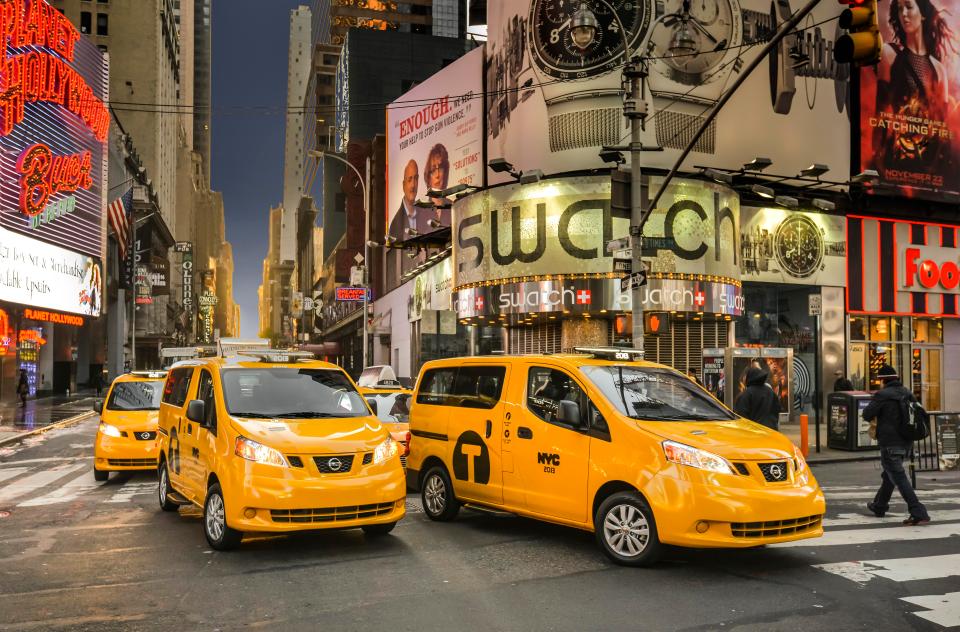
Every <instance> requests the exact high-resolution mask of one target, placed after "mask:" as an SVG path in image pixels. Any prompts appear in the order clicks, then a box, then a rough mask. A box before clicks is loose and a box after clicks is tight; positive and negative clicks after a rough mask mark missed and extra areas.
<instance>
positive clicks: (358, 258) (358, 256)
mask: <svg viewBox="0 0 960 632" xmlns="http://www.w3.org/2000/svg"><path fill="white" fill-rule="evenodd" d="M353 260H354V261H356V262H357V265H360V264H361V263H363V255H362V254H360V253H359V252H358V253H357V254H355V255H354V256H353Z"/></svg>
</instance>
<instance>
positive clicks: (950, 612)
mask: <svg viewBox="0 0 960 632" xmlns="http://www.w3.org/2000/svg"><path fill="white" fill-rule="evenodd" d="M900 599H901V600H903V601H906V602H907V603H912V604H914V605H917V606H920V607H921V608H928V610H925V611H921V612H914V613H913V614H915V615H917V616H918V617H920V618H921V619H926V620H927V621H931V622H933V623H936V624H938V625H942V626H943V627H945V628H951V627H954V626H960V592H953V593H947V594H945V595H919V596H917V597H901V598H900Z"/></svg>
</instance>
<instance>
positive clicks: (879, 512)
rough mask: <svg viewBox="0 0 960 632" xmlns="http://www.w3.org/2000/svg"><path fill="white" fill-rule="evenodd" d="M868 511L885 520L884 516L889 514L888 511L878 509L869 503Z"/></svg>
mask: <svg viewBox="0 0 960 632" xmlns="http://www.w3.org/2000/svg"><path fill="white" fill-rule="evenodd" d="M867 509H869V510H870V513H872V514H873V515H874V516H876V517H877V518H883V516H884V515H885V514H886V513H887V512H886V511H883V510H881V509H878V508H877V506H876V505H875V504H874V503H867Z"/></svg>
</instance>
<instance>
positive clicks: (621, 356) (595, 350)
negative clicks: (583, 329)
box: [573, 347, 643, 361]
mask: <svg viewBox="0 0 960 632" xmlns="http://www.w3.org/2000/svg"><path fill="white" fill-rule="evenodd" d="M573 350H574V351H576V352H577V353H586V354H588V355H592V356H593V357H594V358H597V359H598V360H628V361H635V360H643V349H627V348H624V347H574V348H573Z"/></svg>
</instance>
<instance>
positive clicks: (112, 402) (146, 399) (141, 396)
mask: <svg viewBox="0 0 960 632" xmlns="http://www.w3.org/2000/svg"><path fill="white" fill-rule="evenodd" d="M162 395H163V382H162V381H157V382H119V383H117V384H114V386H113V390H112V391H110V399H108V400H107V410H159V409H160V397H161V396H162Z"/></svg>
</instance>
